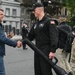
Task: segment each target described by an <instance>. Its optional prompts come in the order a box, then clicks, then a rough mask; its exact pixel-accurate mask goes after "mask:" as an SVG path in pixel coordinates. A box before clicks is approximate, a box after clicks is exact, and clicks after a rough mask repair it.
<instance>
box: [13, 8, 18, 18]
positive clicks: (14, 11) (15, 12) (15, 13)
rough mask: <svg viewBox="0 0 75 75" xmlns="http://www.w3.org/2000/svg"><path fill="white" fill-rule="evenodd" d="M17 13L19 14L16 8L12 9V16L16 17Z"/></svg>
mask: <svg viewBox="0 0 75 75" xmlns="http://www.w3.org/2000/svg"><path fill="white" fill-rule="evenodd" d="M16 15H17V11H16V9H13V10H12V16H14V17H16Z"/></svg>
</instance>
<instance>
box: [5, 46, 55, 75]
mask: <svg viewBox="0 0 75 75" xmlns="http://www.w3.org/2000/svg"><path fill="white" fill-rule="evenodd" d="M27 48H28V50H23V49H22V47H21V48H13V47H9V46H7V45H6V56H5V58H4V60H5V67H6V75H34V66H33V59H34V58H33V57H34V51H32V50H31V48H29V47H28V46H27ZM53 75H56V74H55V73H54V74H53Z"/></svg>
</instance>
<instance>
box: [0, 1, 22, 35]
mask: <svg viewBox="0 0 75 75" xmlns="http://www.w3.org/2000/svg"><path fill="white" fill-rule="evenodd" d="M0 8H2V9H3V10H4V14H5V15H4V19H3V25H4V30H5V32H7V33H10V32H11V31H13V32H14V33H15V34H19V32H20V28H21V25H20V2H17V1H15V0H0Z"/></svg>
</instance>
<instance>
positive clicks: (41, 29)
mask: <svg viewBox="0 0 75 75" xmlns="http://www.w3.org/2000/svg"><path fill="white" fill-rule="evenodd" d="M32 12H33V14H34V15H35V17H36V18H37V20H36V22H35V23H34V24H33V26H32V28H31V30H30V32H29V34H28V38H29V40H30V41H32V40H33V39H35V43H36V46H37V47H38V48H39V49H40V50H41V51H42V52H43V53H44V54H45V55H46V56H47V57H49V58H50V59H53V58H54V56H55V51H56V48H57V44H58V31H57V28H56V26H55V22H54V21H53V20H50V19H49V18H48V17H47V16H46V15H45V13H44V6H43V4H42V3H35V4H33V6H32ZM34 69H35V75H53V74H52V71H51V67H50V65H49V64H48V63H47V62H46V61H45V60H44V59H43V58H42V57H40V56H39V55H38V53H36V52H34Z"/></svg>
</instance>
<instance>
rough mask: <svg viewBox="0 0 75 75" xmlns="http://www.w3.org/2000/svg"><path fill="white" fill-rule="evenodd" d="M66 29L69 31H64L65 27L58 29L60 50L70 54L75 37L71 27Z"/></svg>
mask: <svg viewBox="0 0 75 75" xmlns="http://www.w3.org/2000/svg"><path fill="white" fill-rule="evenodd" d="M64 27H66V29H67V30H69V31H67V30H66V29H64V28H63V26H61V27H60V26H59V27H57V28H58V31H59V40H58V48H60V49H63V50H65V51H66V52H68V53H70V52H71V47H72V42H73V39H74V37H73V35H72V33H71V27H69V26H64Z"/></svg>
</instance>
